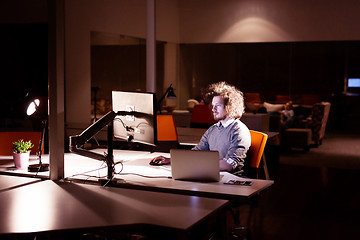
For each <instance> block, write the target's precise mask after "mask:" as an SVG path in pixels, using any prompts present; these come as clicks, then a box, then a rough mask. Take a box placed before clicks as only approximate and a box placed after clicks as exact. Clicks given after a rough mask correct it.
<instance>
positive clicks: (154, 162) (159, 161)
mask: <svg viewBox="0 0 360 240" xmlns="http://www.w3.org/2000/svg"><path fill="white" fill-rule="evenodd" d="M149 164H150V165H154V166H158V165H166V164H170V158H167V157H164V156H157V157H155V158H153V159H151V161H150V162H149Z"/></svg>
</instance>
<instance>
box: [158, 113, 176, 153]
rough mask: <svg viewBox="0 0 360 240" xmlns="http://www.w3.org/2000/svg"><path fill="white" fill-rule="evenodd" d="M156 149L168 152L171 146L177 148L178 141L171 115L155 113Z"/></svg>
mask: <svg viewBox="0 0 360 240" xmlns="http://www.w3.org/2000/svg"><path fill="white" fill-rule="evenodd" d="M156 120H157V140H158V145H157V147H156V150H157V151H161V152H170V149H171V148H178V147H179V141H178V135H177V131H176V127H175V121H174V116H173V115H157V118H156Z"/></svg>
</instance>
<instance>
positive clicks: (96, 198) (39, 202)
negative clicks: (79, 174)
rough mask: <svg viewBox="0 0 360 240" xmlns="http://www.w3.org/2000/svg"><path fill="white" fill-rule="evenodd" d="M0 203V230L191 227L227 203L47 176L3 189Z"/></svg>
mask: <svg viewBox="0 0 360 240" xmlns="http://www.w3.org/2000/svg"><path fill="white" fill-rule="evenodd" d="M0 202H1V204H0V214H1V219H2V220H1V224H0V234H9V233H29V232H30V233H32V232H44V231H55V230H71V229H87V228H95V227H117V229H118V228H119V229H121V227H124V228H125V229H126V227H131V226H132V225H137V226H139V225H140V226H141V225H151V226H154V228H155V229H156V228H161V227H165V228H171V229H175V230H176V231H189V230H191V229H192V228H193V227H194V226H195V225H196V224H197V223H199V222H201V221H202V220H203V219H205V218H207V217H208V216H210V215H211V214H213V213H214V212H217V211H218V210H221V209H222V208H223V207H224V206H226V204H227V203H228V202H227V201H226V200H219V199H208V198H200V197H194V196H183V195H175V194H169V193H158V192H150V191H140V190H133V189H123V188H111V187H101V186H95V185H89V184H75V183H64V182H54V181H50V180H46V181H42V182H38V183H34V184H30V185H27V186H23V187H20V188H16V189H12V190H9V191H4V192H1V193H0ZM30 206H31V207H30ZM37 206H38V207H37Z"/></svg>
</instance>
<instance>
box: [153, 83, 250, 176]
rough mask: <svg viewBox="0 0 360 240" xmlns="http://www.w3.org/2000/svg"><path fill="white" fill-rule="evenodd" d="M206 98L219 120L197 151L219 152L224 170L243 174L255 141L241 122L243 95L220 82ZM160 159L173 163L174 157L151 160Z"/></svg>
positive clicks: (212, 85) (211, 88) (158, 159)
mask: <svg viewBox="0 0 360 240" xmlns="http://www.w3.org/2000/svg"><path fill="white" fill-rule="evenodd" d="M204 98H205V100H206V101H207V102H211V109H212V114H213V117H214V119H215V120H216V121H217V123H216V124H214V125H212V126H211V127H210V128H209V129H208V130H207V131H206V132H205V133H204V135H203V136H202V137H201V140H200V142H199V143H198V144H197V145H196V146H195V147H194V148H193V150H213V151H218V152H219V156H220V160H219V166H220V170H222V171H237V172H239V173H241V172H242V170H243V168H244V161H245V158H246V152H247V151H248V149H249V147H250V144H251V136H250V132H249V129H248V128H247V127H246V125H245V124H244V123H242V122H241V121H240V118H241V116H242V114H243V112H244V97H243V94H242V92H241V91H239V90H238V89H237V88H236V87H234V86H232V85H230V84H228V83H226V82H219V83H214V84H211V85H210V86H209V87H208V89H207V91H206V93H205V96H204ZM156 160H157V161H159V164H169V163H170V159H169V158H165V157H163V156H159V157H156V158H154V159H152V160H151V162H154V161H156Z"/></svg>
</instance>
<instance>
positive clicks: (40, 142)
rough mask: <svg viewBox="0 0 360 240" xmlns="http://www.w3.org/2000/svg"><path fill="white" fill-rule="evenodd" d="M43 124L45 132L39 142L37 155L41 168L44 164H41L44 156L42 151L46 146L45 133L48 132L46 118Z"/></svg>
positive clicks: (43, 131)
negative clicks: (44, 145)
mask: <svg viewBox="0 0 360 240" xmlns="http://www.w3.org/2000/svg"><path fill="white" fill-rule="evenodd" d="M42 123H43V130H42V132H41V138H40V141H39V146H38V148H37V150H36V155H37V156H38V158H39V164H40V166H41V164H42V162H41V154H42V150H43V144H44V137H45V131H46V127H47V120H46V118H44V120H43V121H42Z"/></svg>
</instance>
